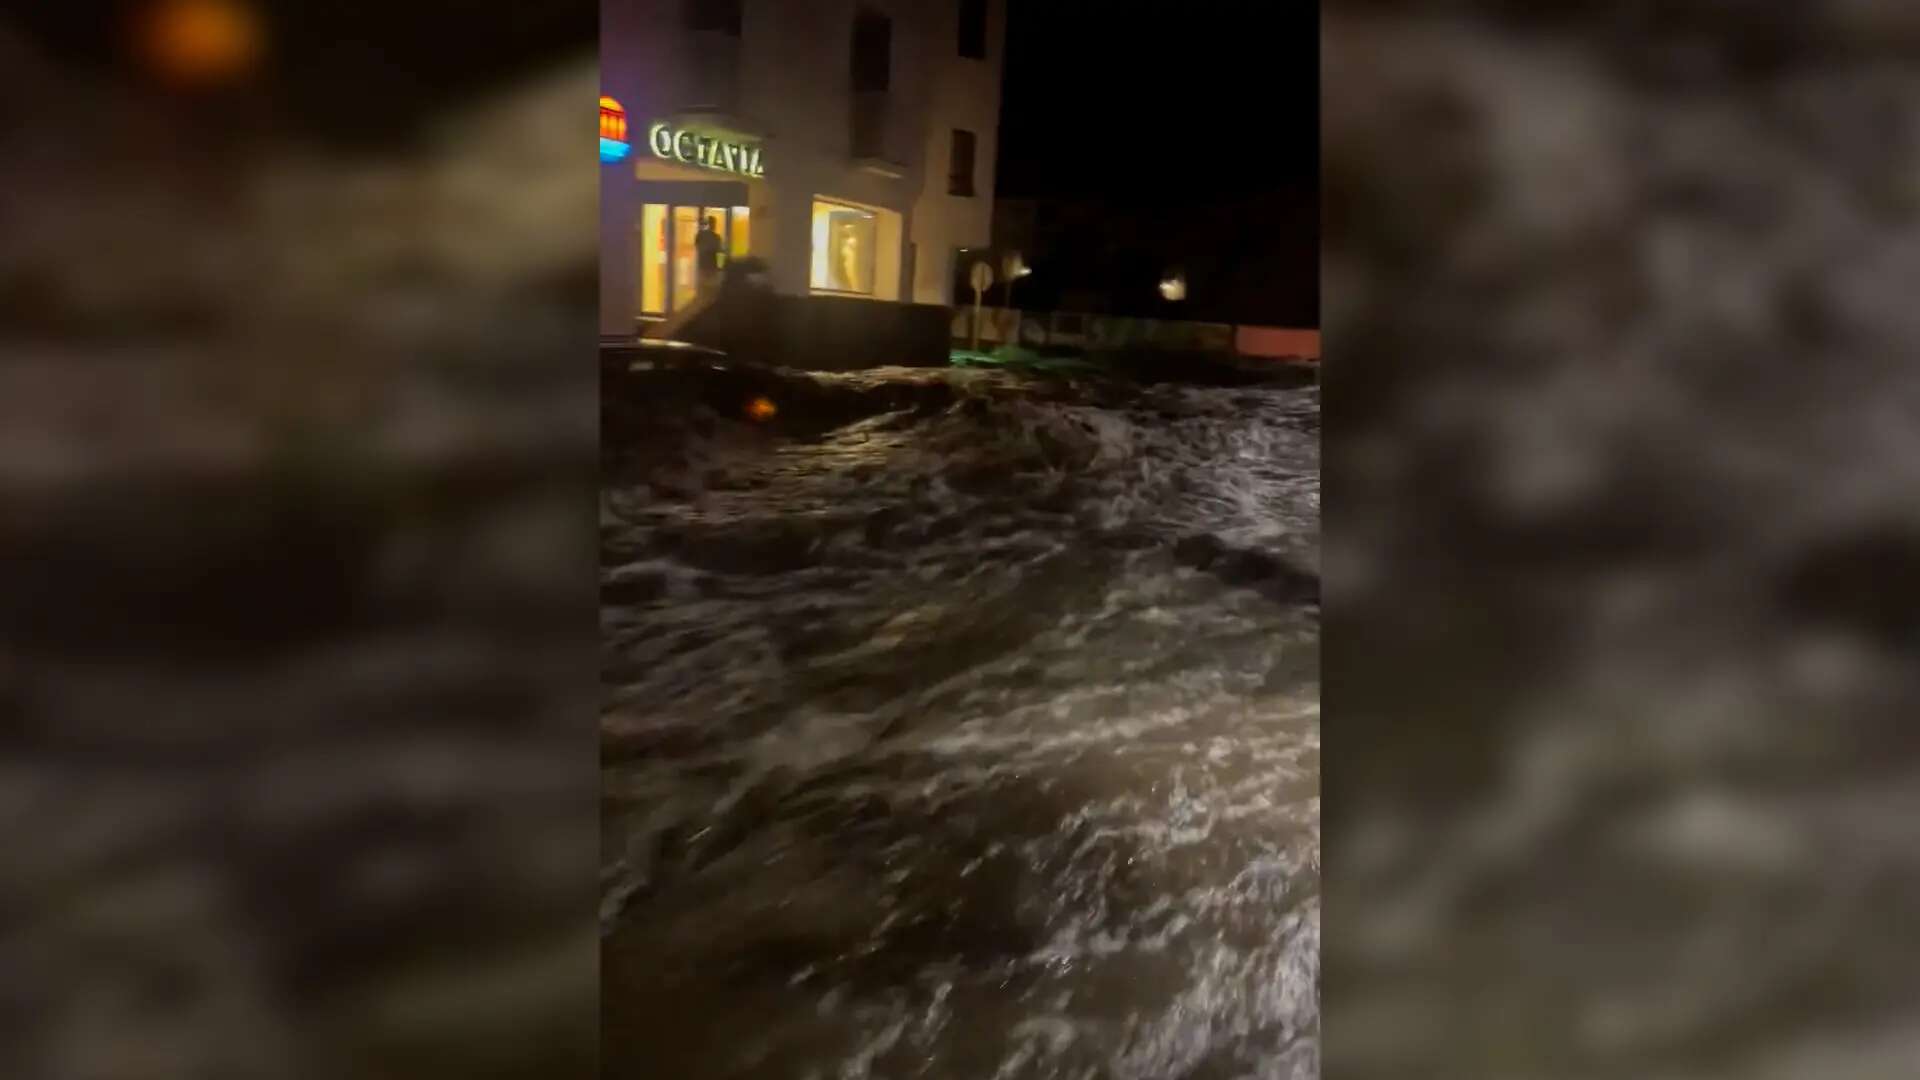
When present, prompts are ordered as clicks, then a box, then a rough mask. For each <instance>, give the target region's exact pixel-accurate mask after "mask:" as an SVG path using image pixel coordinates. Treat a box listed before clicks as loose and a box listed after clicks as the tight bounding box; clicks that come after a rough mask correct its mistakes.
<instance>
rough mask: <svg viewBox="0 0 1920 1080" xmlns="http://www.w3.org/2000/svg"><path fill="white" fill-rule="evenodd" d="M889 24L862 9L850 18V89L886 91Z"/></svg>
mask: <svg viewBox="0 0 1920 1080" xmlns="http://www.w3.org/2000/svg"><path fill="white" fill-rule="evenodd" d="M892 69H893V20H892V19H889V18H887V17H886V16H885V15H882V14H880V13H879V12H877V11H867V10H865V9H862V10H861V11H860V13H859V14H857V15H855V16H854V18H853V89H854V92H855V93H864V92H870V91H881V90H886V89H888V88H889V86H890V85H891V84H892V81H893V80H892V76H893V70H892Z"/></svg>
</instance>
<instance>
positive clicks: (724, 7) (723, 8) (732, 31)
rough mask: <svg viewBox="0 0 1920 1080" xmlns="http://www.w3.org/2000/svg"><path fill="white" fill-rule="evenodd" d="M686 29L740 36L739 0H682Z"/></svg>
mask: <svg viewBox="0 0 1920 1080" xmlns="http://www.w3.org/2000/svg"><path fill="white" fill-rule="evenodd" d="M683 3H684V5H685V6H684V7H683V8H682V11H683V12H684V13H685V15H686V20H687V29H689V30H714V31H718V32H720V33H722V34H726V35H728V36H729V37H739V36H740V0H683Z"/></svg>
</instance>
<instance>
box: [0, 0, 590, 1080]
mask: <svg viewBox="0 0 1920 1080" xmlns="http://www.w3.org/2000/svg"><path fill="white" fill-rule="evenodd" d="M595 28H596V12H595V5H594V4H593V3H592V2H591V0H565V2H561V3H544V4H537V5H527V4H511V3H485V2H483V3H477V4H476V3H462V4H450V3H411V4H294V3H282V4H271V3H260V2H255V0H126V2H111V3H109V2H97V0H76V2H71V3H65V2H63V3H60V4H35V3H30V4H24V5H21V4H14V5H9V6H8V8H7V10H6V12H5V14H3V15H0V193H3V194H0V500H3V501H0V566H4V567H5V570H4V574H5V579H6V581H5V585H4V587H3V588H0V718H4V721H3V723H0V739H3V740H4V742H3V743H0V771H4V778H3V779H0V822H4V826H3V827H4V830H5V832H6V835H7V836H8V837H9V838H10V840H9V845H8V846H9V851H8V857H7V858H6V859H5V860H4V866H3V867H0V898H3V899H0V904H4V911H5V914H4V916H0V1033H4V1034H0V1074H5V1075H8V1076H15V1077H33V1078H38V1077H50V1078H69V1077H71V1078H82V1077H85V1078H100V1080H105V1078H110V1077H142V1078H171V1077H178V1078H187V1077H195V1078H198V1077H216V1076H231V1077H241V1076H245V1077H328V1078H332V1077H359V1076H366V1077H403V1076H404V1077H410V1078H411V1077H483V1076H502V1077H504V1076H534V1075H538V1076H541V1077H555V1076H565V1075H589V1074H591V1072H592V1071H593V1069H594V1054H595V1046H594V1043H595V1039H594V1020H593V1016H594V1009H593V1002H594V998H595V995H596V993H597V985H596V967H595V960H594V948H595V937H594V929H593V922H592V920H593V914H592V913H593V910H594V903H595V899H596V886H595V869H594V863H595V844H596V836H597V823H596V818H595V805H596V797H597V789H598V782H597V773H596V763H597V755H596V752H595V749H594V747H595V743H594V721H593V716H594V702H595V700H596V698H597V668H596V665H595V654H594V647H595V634H596V630H595V622H594V616H593V610H594V604H595V585H594V576H593V574H594V571H593V567H594V546H593V545H594V534H593V521H592V516H591V515H592V509H591V508H592V495H591V489H592V482H591V475H592V468H593V466H592V462H593V454H594V447H595V438H596V427H595V425H596V414H595V411H594V391H593V389H592V382H591V379H592V368H591V366H590V364H589V363H588V357H590V356H591V355H592V352H591V350H592V348H593V311H592V309H593V306H594V304H595V285H594V278H595V272H594V249H595V235H594V220H595V200H596V198H597V183H596V174H595V171H594V165H593V163H592V157H591V150H590V147H591V145H592V141H591V140H592V138H593V135H592V127H591V125H592V123H593V121H592V120H591V119H590V110H589V108H588V105H589V104H590V101H591V99H592V98H593V97H594V96H595V94H596V92H597V81H598V80H597V75H596V71H595V64H594V59H593V55H594V53H593V50H594V46H595Z"/></svg>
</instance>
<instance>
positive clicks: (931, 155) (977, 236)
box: [913, 0, 1008, 304]
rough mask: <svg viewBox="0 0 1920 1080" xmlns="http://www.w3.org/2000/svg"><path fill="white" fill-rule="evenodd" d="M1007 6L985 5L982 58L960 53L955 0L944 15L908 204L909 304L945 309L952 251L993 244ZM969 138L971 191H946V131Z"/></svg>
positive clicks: (1002, 1)
mask: <svg viewBox="0 0 1920 1080" xmlns="http://www.w3.org/2000/svg"><path fill="white" fill-rule="evenodd" d="M1007 2H1008V0H992V2H991V3H990V4H989V5H988V10H987V55H986V58H985V59H984V60H974V59H969V58H967V57H963V56H961V55H960V50H959V43H958V41H957V34H958V28H959V20H960V13H959V4H958V0H953V2H951V3H944V4H941V5H937V6H940V7H942V8H946V9H949V10H948V11H947V22H946V25H947V27H948V29H947V34H948V38H947V41H946V48H945V50H944V51H943V52H942V53H941V55H940V58H939V61H938V63H937V64H935V65H931V66H930V74H931V76H932V77H931V79H930V84H931V87H932V94H931V97H930V100H929V102H928V107H927V118H926V122H925V129H926V135H925V139H926V141H925V144H924V148H923V150H922V155H923V157H924V158H925V160H926V162H927V166H926V170H925V175H924V178H923V182H922V185H921V191H920V194H919V197H918V199H917V201H916V202H915V205H914V229H913V240H914V243H915V244H916V245H918V248H919V255H918V258H917V260H916V265H915V269H914V281H913V299H914V300H916V301H917V302H919V303H922V304H952V303H953V302H954V297H953V296H952V287H953V285H952V282H953V272H952V258H953V252H954V250H955V249H956V248H973V247H986V246H988V245H989V244H991V243H992V240H993V236H992V233H993V194H994V188H993V178H994V171H995V169H996V167H997V165H998V162H999V157H1000V73H1001V69H1002V67H1003V65H1004V63H1005V60H1006V36H1007V33H1006V31H1007ZM955 128H959V129H961V130H964V131H971V132H973V134H974V139H975V148H974V182H973V190H974V194H973V197H972V198H965V197H961V196H957V195H949V194H947V175H948V160H947V157H948V154H949V152H950V148H951V145H952V132H953V129H955Z"/></svg>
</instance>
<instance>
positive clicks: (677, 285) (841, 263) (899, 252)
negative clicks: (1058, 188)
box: [600, 0, 1006, 335]
mask: <svg viewBox="0 0 1920 1080" xmlns="http://www.w3.org/2000/svg"><path fill="white" fill-rule="evenodd" d="M1005 2H1006V0H603V4H602V9H601V33H600V42H601V45H600V49H601V87H602V90H601V92H602V94H603V95H604V96H603V97H602V99H601V136H602V141H601V160H602V165H601V196H600V215H601V217H600V229H601V243H600V260H601V265H600V283H601V285H600V288H601V295H600V310H601V316H600V321H601V332H602V333H603V334H610V335H623V334H631V333H633V332H634V331H635V329H636V328H637V327H639V326H642V325H644V324H645V322H646V321H647V320H650V319H657V318H663V317H665V316H668V315H670V314H672V313H673V312H675V311H678V310H684V309H685V308H686V307H687V306H688V305H689V304H691V303H692V302H693V301H694V299H695V298H696V296H697V295H698V290H699V288H700V285H701V275H700V272H699V246H700V245H699V242H697V241H696V237H697V235H698V233H699V232H700V230H701V227H702V222H703V221H710V222H712V228H713V231H714V232H715V233H716V234H717V236H718V238H719V243H718V249H719V259H720V261H722V262H724V261H725V260H727V259H733V258H741V257H745V256H749V255H751V256H754V257H757V258H760V259H762V260H764V261H765V262H766V265H767V269H768V275H769V278H770V281H769V284H770V285H771V286H772V288H773V289H774V290H775V291H776V292H780V293H784V294H788V295H794V296H805V295H833V296H852V297H862V298H866V299H870V300H873V301H876V302H887V301H892V302H917V303H924V304H949V303H952V302H953V296H952V279H953V273H952V267H953V261H954V257H955V252H956V251H957V250H959V249H961V248H968V247H978V246H981V245H984V244H986V243H987V242H988V240H989V238H990V232H991V228H992V214H993V195H994V190H993V176H994V166H995V157H996V151H997V143H998V140H997V138H996V130H997V128H998V122H999V113H1000V72H1001V62H1002V45H1003V41H1004V37H1005V8H1004V5H1005ZM706 243H707V244H708V245H710V246H711V245H712V244H713V242H712V241H708V242H706Z"/></svg>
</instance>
